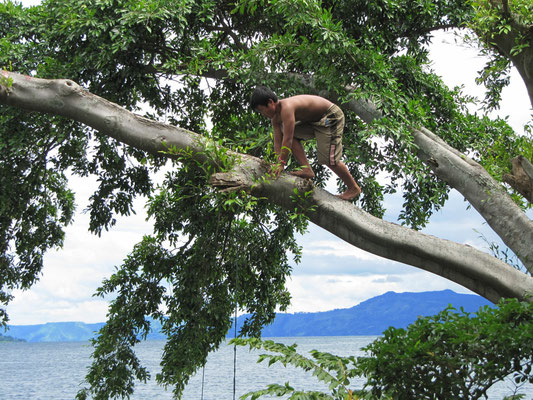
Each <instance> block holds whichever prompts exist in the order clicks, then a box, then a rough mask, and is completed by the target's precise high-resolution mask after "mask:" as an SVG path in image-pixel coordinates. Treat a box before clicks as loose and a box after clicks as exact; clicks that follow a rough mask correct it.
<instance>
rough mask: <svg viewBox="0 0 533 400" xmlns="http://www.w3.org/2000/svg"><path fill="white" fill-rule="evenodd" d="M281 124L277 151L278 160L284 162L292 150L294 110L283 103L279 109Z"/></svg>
mask: <svg viewBox="0 0 533 400" xmlns="http://www.w3.org/2000/svg"><path fill="white" fill-rule="evenodd" d="M280 117H281V124H282V125H283V134H282V138H283V140H282V141H281V148H280V151H279V153H277V154H279V160H280V161H281V162H282V163H283V164H285V163H287V160H288V159H289V157H290V155H291V151H292V140H293V138H294V125H295V123H296V121H295V117H294V110H293V109H292V107H290V106H289V105H285V107H283V108H282V109H281V115H280Z"/></svg>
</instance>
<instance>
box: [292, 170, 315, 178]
mask: <svg viewBox="0 0 533 400" xmlns="http://www.w3.org/2000/svg"><path fill="white" fill-rule="evenodd" d="M290 174H291V175H294V176H297V177H298V178H304V179H313V178H314V177H315V174H314V172H313V171H310V170H309V169H308V168H303V169H301V170H298V171H291V172H290Z"/></svg>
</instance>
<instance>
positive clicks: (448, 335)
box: [237, 299, 533, 400]
mask: <svg viewBox="0 0 533 400" xmlns="http://www.w3.org/2000/svg"><path fill="white" fill-rule="evenodd" d="M237 344H239V345H249V346H250V348H263V349H265V350H268V351H271V352H274V353H278V354H277V355H276V354H264V355H261V356H260V358H259V362H261V361H263V360H269V365H271V364H273V363H275V362H281V363H282V364H283V365H287V364H290V365H294V366H296V367H299V368H302V369H304V370H306V371H313V375H314V376H316V377H317V379H319V380H321V381H323V382H325V383H327V384H328V385H329V388H330V394H327V393H319V392H308V391H307V392H306V391H298V390H295V389H294V388H292V387H291V386H290V385H289V384H288V383H286V384H285V385H276V384H274V385H270V386H269V387H268V388H267V389H264V390H260V391H257V392H252V393H248V394H246V395H245V396H243V398H247V397H250V398H251V399H257V398H259V397H261V396H263V395H278V396H281V395H289V396H290V397H289V399H293V400H295V399H302V400H304V399H332V400H341V399H342V400H350V399H362V398H365V399H389V398H390V399H398V400H401V399H409V400H412V399H446V400H449V399H469V400H470V399H478V398H481V397H486V396H487V390H488V389H489V388H490V387H491V386H493V385H494V384H495V383H496V382H499V381H501V380H503V379H504V378H506V377H507V376H512V377H513V378H514V380H515V382H516V384H517V387H518V386H519V385H520V384H522V383H524V382H530V383H533V374H532V371H531V367H532V364H533V303H529V302H519V301H517V300H515V299H510V300H502V301H501V302H500V303H499V304H498V307H495V308H491V307H484V308H482V309H480V310H479V311H478V312H477V313H475V314H470V313H466V312H464V310H460V311H457V310H455V309H453V308H451V307H450V308H447V309H446V310H444V311H442V312H441V313H439V314H437V315H436V316H432V317H425V318H419V319H418V320H417V321H416V322H414V323H413V324H411V325H410V326H408V327H407V329H396V328H389V329H387V330H386V331H385V332H384V333H383V336H381V337H379V338H378V339H377V340H375V341H374V342H373V343H371V344H370V345H368V346H367V347H366V348H364V349H363V350H365V351H366V352H367V355H366V356H365V357H359V358H354V357H339V356H334V355H331V354H328V353H322V352H318V351H312V352H311V358H307V357H304V356H302V355H300V354H298V353H297V352H296V345H293V346H284V345H282V344H279V343H273V342H271V341H265V342H262V341H260V340H258V339H239V340H238V341H237ZM355 376H363V377H365V378H366V384H365V385H364V387H363V389H362V390H355V389H350V387H349V386H350V378H353V377H355ZM511 395H512V396H511V398H513V399H518V398H521V397H522V396H520V395H516V394H511Z"/></svg>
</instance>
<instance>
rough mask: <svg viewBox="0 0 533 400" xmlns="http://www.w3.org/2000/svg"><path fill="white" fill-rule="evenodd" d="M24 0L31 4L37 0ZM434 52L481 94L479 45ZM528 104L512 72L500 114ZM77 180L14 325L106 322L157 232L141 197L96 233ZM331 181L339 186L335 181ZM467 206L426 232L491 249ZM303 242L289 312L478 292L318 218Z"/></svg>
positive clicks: (514, 120) (453, 80) (456, 200)
mask: <svg viewBox="0 0 533 400" xmlns="http://www.w3.org/2000/svg"><path fill="white" fill-rule="evenodd" d="M23 3H24V4H25V5H30V3H31V4H35V3H38V1H25V2H23ZM431 55H432V60H433V69H434V70H435V71H436V72H437V73H438V74H439V75H441V76H442V77H443V79H444V81H445V83H446V84H448V86H452V87H453V86H458V85H464V87H465V91H466V93H468V94H474V95H478V96H480V97H482V94H483V89H482V88H480V87H478V86H477V85H476V84H475V77H476V72H477V71H479V70H480V69H481V68H482V67H483V65H484V61H483V59H482V58H481V57H480V56H479V55H478V52H477V51H476V50H475V49H472V48H469V47H467V46H465V45H458V44H456V43H455V38H454V36H453V35H452V34H439V35H438V37H437V38H436V39H435V40H434V44H433V46H432V52H431ZM529 104H530V103H529V98H528V97H527V93H526V89H525V86H524V85H523V83H522V81H521V79H520V77H519V76H518V73H517V72H516V71H513V75H512V78H511V85H510V86H509V87H508V88H506V89H505V91H504V102H503V104H502V107H501V109H500V110H499V112H498V115H500V116H504V115H509V122H510V123H511V125H513V126H514V127H515V129H518V130H520V131H521V130H522V127H523V126H524V124H525V123H527V122H528V121H529V120H530V117H531V109H530V106H529ZM71 187H72V188H73V190H74V191H75V192H76V199H77V209H78V213H77V215H76V218H75V223H74V224H73V225H71V226H69V227H67V229H66V240H65V244H64V247H63V248H62V249H59V250H52V251H49V252H48V253H47V254H46V255H45V259H44V268H43V272H42V276H41V278H40V281H39V282H38V283H37V284H35V285H34V286H33V287H32V288H31V289H30V290H27V291H20V290H15V291H14V292H13V294H14V296H15V298H14V300H13V301H12V302H11V303H10V305H9V306H8V307H7V311H8V313H9V317H10V324H12V325H29V324H41V323H46V322H63V321H82V322H86V323H93V322H103V321H105V319H106V313H107V306H108V303H107V301H106V300H104V299H100V298H95V297H93V294H94V292H95V290H96V288H97V287H99V286H100V284H101V282H102V280H103V279H104V278H106V277H109V276H110V275H111V274H112V273H113V272H114V269H115V266H118V265H120V264H121V262H122V260H123V259H124V258H125V257H126V255H127V254H128V253H129V252H130V251H131V249H132V247H133V245H134V244H135V243H137V242H139V241H140V240H141V238H142V236H143V235H145V234H149V233H151V232H152V229H151V223H150V222H147V221H146V215H145V213H144V210H143V204H144V202H143V199H138V200H137V201H136V207H135V209H136V211H137V214H136V215H134V216H130V217H124V218H122V217H119V218H117V224H116V226H115V227H113V228H112V229H111V230H110V231H109V232H103V233H102V236H101V237H98V236H95V235H92V234H90V233H89V232H88V224H89V217H88V215H86V214H84V213H83V212H82V211H83V210H84V209H85V208H86V206H87V199H88V197H89V196H90V195H91V194H92V190H93V189H94V188H95V182H94V180H91V179H89V178H79V177H74V178H73V180H72V181H71ZM329 188H330V190H331V191H335V189H334V184H332V185H330V186H329ZM401 201H402V200H401V198H400V197H399V196H391V197H388V198H386V207H387V214H386V216H385V219H387V220H388V221H391V222H395V221H396V219H397V216H398V214H399V212H400V207H401ZM467 206H468V203H466V202H465V201H464V200H463V197H462V195H460V194H459V193H457V192H455V191H452V193H451V196H450V199H449V201H448V202H447V204H446V206H445V207H444V208H443V209H442V210H441V211H439V212H437V213H436V214H435V215H434V216H433V217H432V218H431V220H430V223H429V224H428V226H427V227H426V228H425V229H424V230H423V232H425V233H428V234H431V235H434V236H437V237H440V238H444V239H449V240H453V241H456V242H458V243H463V244H468V245H470V246H473V247H476V248H478V249H480V250H484V251H488V250H487V247H488V244H487V242H486V240H489V241H498V237H497V236H496V235H495V234H494V233H493V232H492V231H491V229H490V228H489V227H488V226H487V225H486V224H485V223H484V220H483V219H482V218H481V217H480V216H479V215H478V214H477V212H476V211H475V210H473V209H468V207H467ZM482 236H484V237H485V238H486V239H483V238H482ZM299 243H300V245H301V246H302V248H303V257H302V260H301V263H300V264H298V265H295V264H294V265H293V267H294V268H293V273H292V275H291V277H290V278H289V280H288V283H287V286H288V289H289V291H290V293H291V295H292V305H291V307H290V308H289V310H288V311H289V312H314V311H326V310H331V309H336V308H347V307H352V306H354V305H356V304H358V303H360V302H362V301H364V300H367V299H369V298H371V297H374V296H378V295H381V294H383V293H386V292H388V291H395V292H421V291H430V290H444V289H451V290H454V291H456V292H460V293H471V292H470V291H469V290H467V289H465V288H463V287H461V286H459V285H457V284H455V283H453V282H451V281H448V280H446V279H444V278H441V277H439V276H437V275H433V274H431V273H429V272H425V271H422V270H420V269H418V268H415V267H411V266H406V265H403V264H400V263H397V262H394V261H390V260H386V259H383V258H380V257H377V256H374V255H372V254H370V253H367V252H364V251H362V250H359V249H357V248H355V247H353V246H351V245H349V244H347V243H345V242H343V241H342V240H340V239H338V238H336V237H335V236H333V235H332V234H330V233H328V232H326V231H324V230H323V229H321V228H319V227H316V226H314V225H310V226H309V231H308V232H307V233H306V234H305V235H303V236H300V237H299Z"/></svg>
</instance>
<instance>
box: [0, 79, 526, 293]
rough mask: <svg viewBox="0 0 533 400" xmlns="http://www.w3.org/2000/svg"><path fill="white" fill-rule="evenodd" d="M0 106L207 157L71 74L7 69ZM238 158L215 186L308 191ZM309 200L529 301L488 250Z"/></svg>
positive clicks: (356, 237)
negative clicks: (35, 73)
mask: <svg viewBox="0 0 533 400" xmlns="http://www.w3.org/2000/svg"><path fill="white" fill-rule="evenodd" d="M0 104H6V105H10V106H14V107H18V108H23V109H27V110H30V111H38V112H44V113H50V114H55V115H60V116H64V117H68V118H71V119H74V120H76V121H79V122H82V123H84V124H86V125H88V126H90V127H92V128H94V129H97V130H98V131H100V132H101V133H103V134H105V135H108V136H110V137H112V138H114V139H116V140H118V141H120V142H122V143H125V144H128V145H130V146H134V147H136V148H138V149H141V150H144V151H147V152H149V153H152V154H161V152H162V151H163V152H164V151H166V150H168V148H169V147H176V148H178V149H189V150H192V152H193V154H194V157H197V158H198V159H199V160H201V161H206V160H207V157H206V155H205V152H204V151H203V150H204V149H203V146H202V144H203V142H202V139H201V138H202V137H201V136H200V135H198V134H195V133H194V132H190V131H187V130H185V129H180V128H177V127H173V126H169V125H166V124H162V123H159V122H155V121H151V120H148V119H146V118H143V117H140V116H137V115H135V114H134V113H131V112H129V111H127V110H125V109H123V108H122V107H119V106H118V105H116V104H114V103H111V102H109V101H107V100H105V99H102V98H100V97H98V96H96V95H94V94H91V93H89V92H87V91H86V90H84V89H83V88H81V87H80V86H78V85H77V84H76V83H74V82H72V81H70V80H60V79H58V80H48V79H38V78H31V77H27V76H24V75H20V74H16V73H11V72H8V71H2V79H1V80H0ZM169 157H170V155H169ZM239 157H240V160H241V161H240V162H239V163H237V164H236V166H235V167H234V169H233V170H232V171H229V172H224V173H218V174H214V175H213V177H212V179H211V182H212V184H213V185H214V186H218V187H221V188H224V189H231V188H244V189H246V190H247V191H249V192H251V193H252V194H254V195H257V196H263V197H266V198H268V199H269V200H270V201H272V202H273V203H275V204H277V205H279V206H282V207H285V208H287V209H290V210H293V209H294V207H295V204H294V202H293V195H294V189H295V188H296V189H298V190H304V189H305V190H307V189H308V182H306V181H305V180H303V179H300V178H296V177H293V176H289V175H287V174H283V175H282V176H281V177H280V178H279V179H277V180H273V181H272V180H268V179H266V180H264V179H263V180H261V179H260V178H262V177H264V175H265V172H266V164H265V162H264V161H263V160H260V159H258V158H255V157H252V156H249V155H244V154H240V155H239ZM308 202H309V205H310V206H315V207H309V208H308V209H309V210H311V209H314V211H307V212H306V215H307V216H308V217H309V219H310V221H312V222H313V223H315V224H317V225H318V226H321V227H322V228H324V229H326V230H328V231H329V232H331V233H333V234H335V235H336V236H338V237H339V238H341V239H343V240H345V241H347V242H348V243H350V244H352V245H354V246H356V247H359V248H361V249H363V250H366V251H369V252H371V253H373V254H376V255H379V256H382V257H385V258H388V259H391V260H396V261H399V262H402V263H406V264H409V265H412V266H415V267H418V268H421V269H424V270H427V271H430V272H432V273H435V274H437V275H440V276H442V277H445V278H447V279H449V280H451V281H454V282H456V283H458V284H460V285H462V286H464V287H466V288H469V289H470V290H472V291H474V292H476V293H478V294H480V295H481V296H483V297H485V298H487V299H489V300H490V301H493V302H497V301H498V300H499V299H500V298H502V297H515V298H518V299H521V300H524V299H529V300H530V301H531V300H532V299H531V297H530V295H531V294H533V278H532V277H530V276H527V275H525V274H523V273H521V272H520V271H518V270H516V269H514V268H512V267H511V266H509V265H508V264H506V263H504V262H503V261H500V260H498V259H497V258H495V257H492V256H490V255H489V254H486V253H484V252H481V251H479V250H476V249H474V248H472V247H470V246H466V245H461V244H458V243H454V242H451V241H447V240H443V239H439V238H436V237H434V236H430V235H425V234H422V233H420V232H416V231H414V230H411V229H409V228H406V227H403V226H400V225H397V224H393V223H390V222H386V221H383V220H381V219H379V218H375V217H373V216H371V215H369V214H368V213H365V212H364V211H362V210H360V209H359V208H357V207H355V206H354V205H353V204H351V203H348V202H345V201H343V200H340V199H338V198H337V197H335V196H333V195H331V194H329V193H327V192H326V191H324V190H322V189H320V188H314V189H313V195H312V196H311V198H310V199H309V200H308ZM530 243H531V242H530Z"/></svg>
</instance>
